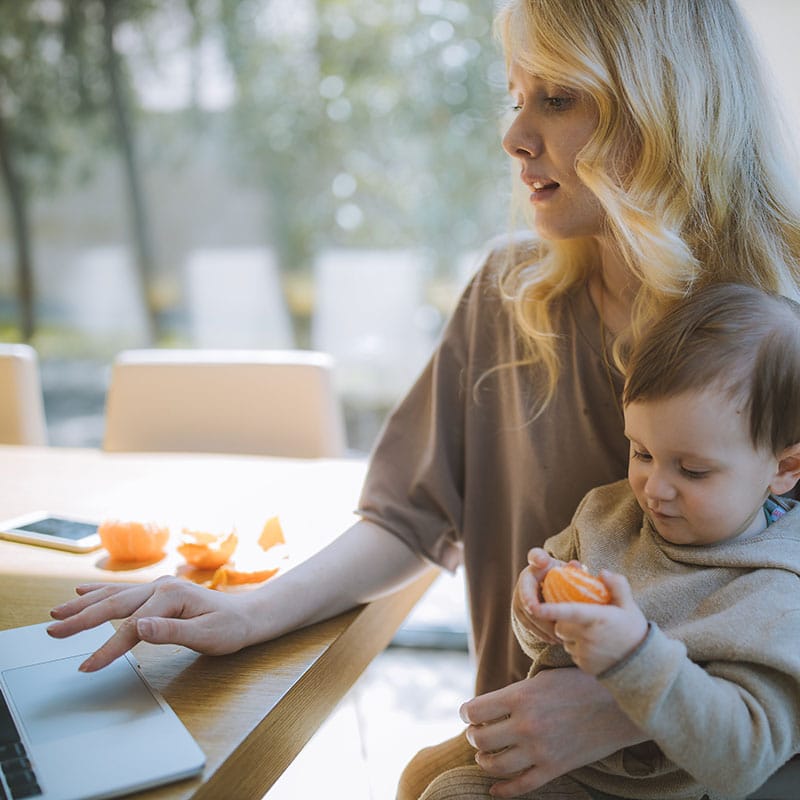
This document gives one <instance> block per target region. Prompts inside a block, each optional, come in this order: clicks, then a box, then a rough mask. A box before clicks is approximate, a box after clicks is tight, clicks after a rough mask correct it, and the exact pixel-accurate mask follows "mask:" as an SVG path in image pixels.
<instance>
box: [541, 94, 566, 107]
mask: <svg viewBox="0 0 800 800" xmlns="http://www.w3.org/2000/svg"><path fill="white" fill-rule="evenodd" d="M571 103H572V98H571V97H568V96H566V95H554V96H552V97H545V99H544V104H545V106H547V108H549V109H550V110H551V111H564V110H565V109H567V108H569V106H570V104H571Z"/></svg>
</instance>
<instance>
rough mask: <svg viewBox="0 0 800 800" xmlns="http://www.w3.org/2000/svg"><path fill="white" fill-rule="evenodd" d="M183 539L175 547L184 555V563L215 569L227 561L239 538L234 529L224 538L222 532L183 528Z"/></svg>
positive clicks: (198, 567) (199, 567) (200, 567)
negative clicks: (215, 532)
mask: <svg viewBox="0 0 800 800" xmlns="http://www.w3.org/2000/svg"><path fill="white" fill-rule="evenodd" d="M182 535H183V541H182V542H181V544H179V545H178V547H177V548H176V549H177V551H178V552H179V553H180V554H181V555H182V556H183V557H184V559H185V560H186V563H187V564H189V565H190V566H192V567H196V568H197V569H217V568H218V567H221V566H222V565H223V564H225V563H227V562H228V561H229V560H230V558H231V556H232V555H233V553H234V551H235V550H236V545H237V544H238V543H239V539H238V537H237V536H236V531H231V532H230V533H229V534H228V535H227V536H225V538H223V536H224V534H214V533H207V532H205V531H193V530H189V529H187V528H184V529H183V531H182Z"/></svg>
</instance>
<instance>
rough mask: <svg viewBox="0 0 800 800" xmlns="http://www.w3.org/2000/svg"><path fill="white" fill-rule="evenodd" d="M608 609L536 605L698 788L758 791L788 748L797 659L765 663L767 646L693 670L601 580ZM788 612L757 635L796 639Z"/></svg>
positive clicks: (616, 579) (620, 590)
mask: <svg viewBox="0 0 800 800" xmlns="http://www.w3.org/2000/svg"><path fill="white" fill-rule="evenodd" d="M601 576H602V578H603V581H604V582H605V583H606V585H607V586H608V588H609V589H610V590H611V593H612V598H613V599H612V603H611V604H610V605H607V606H602V605H594V604H589V603H543V604H540V606H539V608H538V610H537V615H539V616H541V617H542V618H543V620H548V621H550V622H553V623H554V624H555V629H554V632H555V635H556V636H557V637H558V638H559V639H560V640H561V641H562V644H563V645H564V647H565V649H566V650H567V651H568V652H569V653H570V655H571V656H572V658H573V660H574V661H575V663H576V664H578V666H580V667H581V669H583V670H584V671H586V672H589V673H590V674H593V675H595V676H596V677H597V678H598V680H599V681H600V682H601V683H602V684H603V685H604V686H605V687H606V688H607V689H609V690H610V691H611V693H612V695H613V696H614V698H615V700H616V701H617V703H618V705H619V706H620V708H621V709H622V710H623V711H624V712H625V713H626V714H627V715H628V717H629V718H630V720H631V721H632V722H633V723H634V724H635V725H636V726H637V727H639V728H640V729H641V730H642V731H643V732H644V733H645V734H646V735H647V736H648V737H649V738H650V739H652V740H653V741H655V742H656V744H658V746H659V747H660V748H661V750H662V751H663V752H664V754H665V755H666V756H667V757H668V758H669V759H671V760H672V761H673V762H674V763H675V764H677V765H678V766H679V767H681V768H682V769H684V770H686V772H688V773H689V774H690V775H692V776H693V777H694V778H695V780H697V781H698V782H699V783H701V784H702V785H703V786H704V787H705V788H707V789H710V790H712V791H713V792H715V793H719V794H720V795H722V796H726V797H728V796H736V797H739V796H745V795H747V794H749V793H750V792H752V791H754V790H755V789H757V788H758V787H759V786H760V785H761V784H763V782H764V781H765V780H766V779H767V778H768V777H769V776H770V775H771V774H772V773H773V772H774V771H775V770H776V769H777V768H778V767H779V766H780V765H781V764H783V762H784V761H786V760H787V759H788V758H789V757H790V756H791V755H792V754H793V753H794V752H795V750H796V749H797V746H798V739H799V738H800V736H798V734H797V733H796V731H797V721H798V719H800V696H799V695H800V692H798V691H797V685H798V674H800V668H799V667H798V662H799V661H800V659H797V658H795V657H792V659H787V658H786V657H785V653H784V654H782V655H781V654H779V655H778V656H776V657H773V656H771V655H770V651H771V650H774V649H775V648H770V646H769V643H768V642H767V641H765V643H764V644H763V646H760V647H756V648H752V649H751V650H750V651H749V652H748V653H747V655H742V656H741V661H730V660H726V661H710V662H707V663H704V664H703V666H700V665H699V664H696V663H694V662H693V661H692V660H691V659H690V658H689V657H688V655H687V651H686V647H685V646H684V644H683V643H682V642H680V641H677V640H675V639H671V638H669V637H668V636H667V635H666V634H664V633H663V632H662V631H661V630H660V629H659V628H658V627H657V626H655V625H649V626H648V624H647V622H646V621H645V619H644V616H643V615H642V612H641V610H640V609H639V608H638V606H636V604H635V603H634V602H633V599H632V596H631V594H630V588H629V587H628V583H627V581H626V580H625V579H624V578H623V577H622V576H619V575H614V574H611V573H607V572H603V573H601ZM797 616H798V615H797V614H792V613H790V614H784V615H782V616H780V617H779V618H777V619H774V620H771V621H770V625H769V626H768V627H769V631H768V632H765V637H767V638H772V637H774V639H775V640H777V641H785V642H792V641H797V640H798V638H800V620H798V619H797Z"/></svg>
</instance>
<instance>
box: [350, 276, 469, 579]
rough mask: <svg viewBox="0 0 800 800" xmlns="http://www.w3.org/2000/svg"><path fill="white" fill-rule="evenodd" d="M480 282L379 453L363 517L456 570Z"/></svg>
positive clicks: (386, 431)
mask: <svg viewBox="0 0 800 800" xmlns="http://www.w3.org/2000/svg"><path fill="white" fill-rule="evenodd" d="M478 293H480V279H479V277H477V276H476V278H475V279H473V281H472V282H471V283H470V285H469V286H468V287H467V289H466V290H465V292H464V294H463V295H462V296H461V299H460V301H459V303H458V305H457V307H456V309H455V311H454V313H453V315H452V317H451V318H450V320H449V322H448V324H447V326H446V328H445V330H444V332H443V334H442V337H441V340H440V343H439V345H438V347H437V348H436V350H435V352H434V354H433V356H432V357H431V359H430V361H429V362H428V364H427V365H426V367H425V369H424V370H423V372H422V374H421V375H420V376H419V378H418V379H417V381H416V383H415V384H414V386H413V387H412V388H411V390H410V391H409V392H408V394H407V395H406V397H405V398H404V399H403V400H402V401H401V402H400V404H399V405H398V406H397V407H396V409H395V410H394V411H393V412H392V414H391V415H390V416H389V418H388V420H387V422H386V424H385V425H384V428H383V431H382V433H381V436H380V438H379V440H378V443H377V445H376V447H375V449H374V450H373V453H372V457H371V459H370V466H369V470H368V473H367V477H366V480H365V483H364V488H363V491H362V494H361V499H360V503H359V508H358V513H359V514H360V515H361V516H362V517H363V518H364V519H367V520H369V521H371V522H373V523H375V524H377V525H379V526H381V527H382V528H384V529H385V530H387V531H389V532H390V533H392V534H394V535H395V536H397V537H399V538H400V539H402V540H403V541H404V542H405V543H406V544H407V545H408V546H409V547H411V548H412V549H413V550H414V551H415V552H417V553H419V554H420V555H421V556H423V557H424V558H426V559H428V560H429V561H432V562H433V563H435V564H437V565H439V566H441V567H444V568H445V569H448V570H451V571H452V570H454V569H455V568H456V567H457V566H458V565H459V564H460V563H461V553H462V544H461V538H462V537H461V531H462V517H463V506H464V503H463V498H464V438H465V433H464V431H465V404H466V402H467V400H468V397H467V395H468V393H469V391H470V388H469V385H468V380H467V361H468V356H467V348H468V347H469V341H470V334H469V332H470V329H471V318H472V316H473V314H474V309H473V306H474V304H475V302H476V294H478Z"/></svg>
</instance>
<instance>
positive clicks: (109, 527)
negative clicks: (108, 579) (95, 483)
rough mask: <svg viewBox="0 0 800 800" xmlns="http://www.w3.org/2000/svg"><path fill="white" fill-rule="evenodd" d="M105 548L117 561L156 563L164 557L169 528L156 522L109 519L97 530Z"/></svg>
mask: <svg viewBox="0 0 800 800" xmlns="http://www.w3.org/2000/svg"><path fill="white" fill-rule="evenodd" d="M97 532H98V533H99V534H100V541H101V542H102V543H103V547H105V549H106V550H108V554H109V556H111V558H112V559H114V560H115V561H126V562H128V561H129V562H144V561H155V560H157V559H159V558H161V556H163V555H164V547H165V546H166V544H167V540H168V539H169V528H167V527H165V526H163V525H156V523H154V522H122V521H120V520H117V519H109V520H106V521H105V522H102V523H101V524H100V525H99V526H98V529H97Z"/></svg>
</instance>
